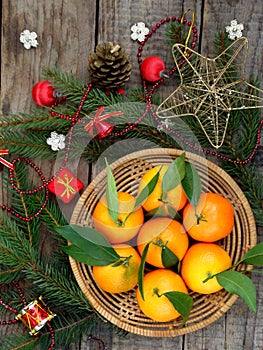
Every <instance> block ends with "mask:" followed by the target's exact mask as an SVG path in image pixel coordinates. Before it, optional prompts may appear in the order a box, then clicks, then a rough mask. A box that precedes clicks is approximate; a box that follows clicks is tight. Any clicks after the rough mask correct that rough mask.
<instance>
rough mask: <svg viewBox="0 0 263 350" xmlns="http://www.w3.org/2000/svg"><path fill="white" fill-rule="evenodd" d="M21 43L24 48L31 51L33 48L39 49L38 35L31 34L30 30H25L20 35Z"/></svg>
mask: <svg viewBox="0 0 263 350" xmlns="http://www.w3.org/2000/svg"><path fill="white" fill-rule="evenodd" d="M20 42H21V43H22V44H24V48H25V49H27V50H29V49H30V48H31V46H32V47H37V45H38V42H37V33H35V32H30V31H29V30H28V29H25V30H24V31H23V32H22V33H21V34H20Z"/></svg>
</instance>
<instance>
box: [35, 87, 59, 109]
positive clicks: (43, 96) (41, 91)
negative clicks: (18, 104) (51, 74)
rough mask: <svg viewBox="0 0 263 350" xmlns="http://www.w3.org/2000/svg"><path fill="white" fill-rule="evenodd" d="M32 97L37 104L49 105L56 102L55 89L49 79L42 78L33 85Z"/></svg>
mask: <svg viewBox="0 0 263 350" xmlns="http://www.w3.org/2000/svg"><path fill="white" fill-rule="evenodd" d="M32 98H33V100H34V102H35V103H36V104H37V105H39V106H41V107H43V106H46V107H49V106H52V105H53V104H54V103H55V102H56V99H57V95H56V90H55V88H54V86H52V85H51V83H50V82H49V81H46V80H42V81H39V82H38V83H36V84H35V85H34V86H33V89H32Z"/></svg>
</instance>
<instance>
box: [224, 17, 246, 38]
mask: <svg viewBox="0 0 263 350" xmlns="http://www.w3.org/2000/svg"><path fill="white" fill-rule="evenodd" d="M242 30H244V26H243V24H242V23H240V24H237V20H236V19H234V20H233V21H231V22H230V26H227V27H226V32H227V33H228V37H229V39H231V40H235V39H238V38H241V37H242Z"/></svg>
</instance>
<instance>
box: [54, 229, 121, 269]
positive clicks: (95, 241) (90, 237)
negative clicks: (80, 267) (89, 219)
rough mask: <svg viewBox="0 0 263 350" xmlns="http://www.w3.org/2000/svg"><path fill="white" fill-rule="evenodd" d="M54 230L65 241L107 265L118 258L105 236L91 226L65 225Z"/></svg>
mask: <svg viewBox="0 0 263 350" xmlns="http://www.w3.org/2000/svg"><path fill="white" fill-rule="evenodd" d="M56 231H57V232H58V233H59V234H60V235H61V236H62V237H63V238H65V239H66V240H67V241H69V242H71V243H72V244H73V245H75V246H76V247H78V248H79V249H80V250H82V251H83V253H84V254H86V255H87V256H89V257H91V258H93V259H96V260H99V261H100V262H101V264H104V265H108V264H110V263H113V262H115V261H116V260H118V259H119V258H120V256H119V255H118V254H117V253H116V251H115V250H114V249H113V248H112V246H111V244H110V243H109V242H108V241H107V240H106V238H105V237H104V236H103V235H102V234H101V233H100V232H98V231H96V230H94V229H93V228H91V227H82V226H78V225H66V226H61V227H58V228H57V229H56Z"/></svg>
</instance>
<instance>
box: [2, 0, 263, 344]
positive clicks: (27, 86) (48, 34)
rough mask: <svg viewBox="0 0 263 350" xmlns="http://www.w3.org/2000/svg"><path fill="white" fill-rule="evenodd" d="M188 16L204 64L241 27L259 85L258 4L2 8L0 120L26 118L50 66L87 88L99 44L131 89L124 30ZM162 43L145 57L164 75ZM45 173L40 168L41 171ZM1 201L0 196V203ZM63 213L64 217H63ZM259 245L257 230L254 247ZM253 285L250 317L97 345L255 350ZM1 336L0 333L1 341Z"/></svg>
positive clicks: (24, 2)
mask: <svg viewBox="0 0 263 350" xmlns="http://www.w3.org/2000/svg"><path fill="white" fill-rule="evenodd" d="M97 6H98V7H97ZM188 8H192V9H193V10H194V12H195V25H196V28H197V30H198V33H199V38H198V45H197V46H196V50H197V51H199V52H201V53H202V54H203V55H207V56H209V57H213V55H214V48H213V45H212V41H213V39H214V36H215V34H216V33H217V31H218V30H224V28H225V26H227V25H229V24H230V21H231V20H233V19H237V21H238V23H243V24H244V28H245V29H244V32H243V34H244V35H245V36H247V38H248V40H249V54H248V59H247V64H246V77H247V78H248V76H249V74H250V73H251V72H252V71H253V72H254V74H255V76H258V78H259V81H260V82H261V83H262V81H263V63H262V57H263V2H262V0H253V1H247V0H225V1H224V0H203V1H198V0H196V1H194V0H184V1H179V0H163V1H156V0H144V1H143V2H142V1H133V0H124V1H123V0H122V1H121V0H104V1H102V0H97V1H92V0H88V1H87V0H74V1H69V0H56V1H51V0H39V1H34V0H19V1H15V0H3V1H2V46H1V57H2V60H1V111H2V114H5V115H8V114H11V113H18V112H26V113H27V112H29V111H30V108H31V107H32V105H33V104H32V100H31V90H32V86H33V85H34V83H36V82H37V81H39V80H40V79H41V71H42V68H43V67H45V66H52V65H57V66H58V68H60V69H62V70H64V71H66V72H71V73H73V74H75V75H76V76H77V77H79V78H80V79H82V80H84V81H88V80H89V77H88V74H87V69H86V67H87V57H88V55H89V53H90V52H91V51H93V50H94V47H95V45H96V44H97V43H99V42H104V41H113V42H116V43H119V44H120V45H122V46H123V47H124V48H125V50H126V51H127V52H128V53H129V55H130V57H131V61H132V64H133V73H132V76H131V79H130V81H129V83H128V84H127V87H126V89H127V90H128V88H130V87H136V86H137V85H138V84H140V74H139V70H138V64H137V49H138V43H137V42H134V41H132V40H131V39H130V34H131V32H130V27H131V25H132V24H134V23H137V22H139V21H143V22H145V23H146V25H147V26H148V27H149V28H150V29H151V28H152V27H154V26H155V24H156V23H157V22H159V21H160V19H162V18H164V19H165V18H166V17H168V16H169V17H171V16H176V17H178V16H181V15H182V13H183V12H184V11H185V10H187V9H188ZM24 29H29V30H31V31H36V33H37V34H38V41H39V47H38V48H36V49H30V50H25V49H24V47H23V45H22V44H21V43H19V35H20V32H21V31H23V30H24ZM164 40H165V38H164V30H163V29H161V30H160V31H159V30H158V34H155V35H154V36H153V37H152V39H151V40H149V41H148V43H147V47H146V46H145V54H146V55H148V54H157V55H160V56H161V57H162V58H163V59H164V60H165V62H166V61H167V64H168V65H169V67H170V66H173V62H172V61H171V59H170V52H169V50H167V49H166V47H165V45H164ZM169 84H171V86H170V87H169V88H172V86H173V85H172V82H169ZM169 84H168V85H169ZM261 85H262V84H261ZM262 144H263V141H261V148H260V150H259V152H258V155H257V157H256V160H257V163H258V165H259V166H261V169H262V173H263V163H262V159H263V156H262V154H263V152H262ZM48 166H49V165H48V164H47V165H45V169H46V168H47V167H48ZM50 171H51V170H50ZM86 174H87V171H86V170H85V172H83V173H82V175H81V176H82V180H83V181H84V182H85V181H86V178H85V176H86ZM0 181H1V178H0ZM1 187H2V186H1ZM0 193H1V194H2V189H1V192H0ZM3 201H4V199H3V198H2V197H1V195H0V202H1V203H3ZM67 210H68V212H67V215H68V216H70V209H67ZM262 240H263V232H262V230H261V231H260V232H259V241H262ZM253 281H254V283H255V285H256V289H257V307H258V310H257V313H256V314H254V313H252V312H251V311H249V310H248V308H247V306H246V305H245V304H244V302H243V301H242V300H240V299H239V300H238V301H237V302H236V303H235V305H234V306H233V307H232V308H231V309H230V310H229V311H228V312H227V314H226V315H224V316H223V317H221V318H220V319H219V320H218V321H217V322H215V323H214V324H212V325H210V326H209V327H207V328H205V329H202V330H200V331H197V332H195V333H191V334H188V335H185V336H183V337H178V338H160V339H151V338H146V337H140V336H137V335H133V334H129V335H128V336H127V337H126V338H120V337H119V336H118V335H116V334H115V333H114V332H111V331H109V329H108V327H107V325H105V324H102V325H101V326H100V327H98V329H97V330H96V334H95V335H96V336H97V337H100V338H102V339H103V340H104V342H105V343H106V344H107V346H108V349H112V350H119V349H122V350H135V349H136V350H137V349H140V350H152V349H165V350H172V349H175V348H176V349H178V350H192V349H195V350H223V349H225V350H239V349H242V350H262V348H263V332H262V318H263V289H262V283H263V276H262V275H255V276H254V277H253ZM7 330H8V329H7V328H3V327H0V335H3V334H4V332H6V331H7ZM96 349H98V344H96V343H93V342H91V341H89V339H88V335H83V339H82V340H81V341H79V342H78V343H76V344H73V345H72V346H71V347H70V349H68V350H96ZM61 350H62V349H61ZM64 350H65V349H64Z"/></svg>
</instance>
